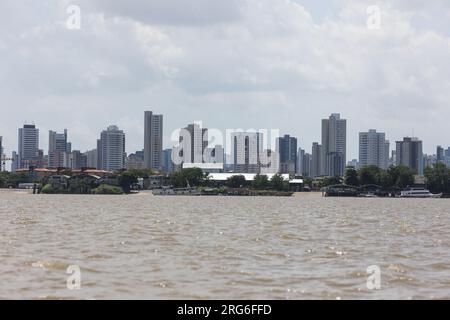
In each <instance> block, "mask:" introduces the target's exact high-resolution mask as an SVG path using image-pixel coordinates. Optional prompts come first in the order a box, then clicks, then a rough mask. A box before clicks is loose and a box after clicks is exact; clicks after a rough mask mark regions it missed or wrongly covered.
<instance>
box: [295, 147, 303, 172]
mask: <svg viewBox="0 0 450 320" xmlns="http://www.w3.org/2000/svg"><path fill="white" fill-rule="evenodd" d="M304 156H305V150H303V149H302V148H298V151H297V171H296V174H297V175H299V176H301V175H303V157H304Z"/></svg>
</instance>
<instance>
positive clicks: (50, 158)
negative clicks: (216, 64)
mask: <svg viewBox="0 0 450 320" xmlns="http://www.w3.org/2000/svg"><path fill="white" fill-rule="evenodd" d="M321 121H322V122H321V125H322V126H321V128H322V136H321V141H322V144H319V143H317V142H314V143H313V144H312V148H311V151H308V149H307V148H304V147H303V146H298V145H297V140H298V139H297V137H293V136H290V135H289V134H281V133H280V132H284V131H283V130H280V132H278V134H279V136H277V137H271V135H272V133H271V134H270V135H269V136H268V137H267V138H266V139H267V141H265V140H264V138H263V137H264V135H263V133H261V132H259V133H258V135H260V137H259V138H258V142H257V145H258V147H257V148H256V149H255V150H253V151H252V150H251V145H250V140H251V139H250V140H249V145H248V146H247V145H246V147H245V148H250V150H247V151H245V152H246V153H245V154H242V155H241V156H240V157H241V158H242V159H246V160H245V161H247V159H249V160H251V159H253V158H254V159H253V160H254V161H253V160H252V161H253V162H255V161H256V162H255V163H248V164H246V165H249V164H250V165H251V164H254V165H257V167H258V169H256V167H255V168H252V169H251V170H250V169H243V168H239V169H238V168H237V167H236V166H234V170H235V171H240V172H245V171H251V172H259V170H261V172H263V171H264V170H262V169H263V167H264V166H265V165H266V164H263V162H264V161H265V160H262V159H260V157H263V158H264V159H266V157H269V159H270V153H271V152H273V151H276V152H277V153H278V158H272V161H275V162H274V163H273V164H275V163H276V167H277V168H278V169H277V170H278V172H280V173H288V172H289V173H291V174H299V175H302V174H304V173H306V174H308V176H309V175H310V176H312V177H318V176H343V175H344V172H345V167H346V166H348V165H351V166H355V165H357V166H358V167H360V166H364V165H376V166H378V167H380V168H382V169H386V168H387V167H388V164H389V163H391V164H396V165H399V164H405V165H408V166H409V167H411V168H412V169H414V170H415V171H416V172H417V173H419V174H421V175H422V174H423V171H424V168H425V167H426V166H428V165H431V164H433V163H435V162H444V163H448V161H449V160H450V159H448V158H449V155H448V154H449V153H450V151H449V150H450V147H446V148H445V149H444V148H443V147H442V146H440V145H439V146H436V149H435V151H436V153H435V154H431V155H429V154H426V153H424V152H423V142H422V140H419V138H418V137H408V136H407V137H403V138H402V139H403V141H397V142H396V145H395V147H394V148H393V150H392V152H391V149H390V147H389V146H390V144H389V140H386V139H385V137H386V134H385V133H384V132H377V130H376V129H369V130H368V131H365V132H360V133H359V145H358V146H359V148H358V149H359V156H358V157H357V160H351V161H347V159H346V157H347V140H348V137H347V135H346V132H347V120H346V119H343V118H341V115H340V114H339V113H332V114H331V115H330V116H329V117H328V118H325V119H322V120H321ZM144 123H145V127H146V128H145V129H144V132H143V133H142V134H143V136H144V140H147V141H148V142H147V143H144V146H143V147H142V148H141V149H138V150H135V151H133V152H127V149H126V144H125V140H126V135H127V133H126V132H124V131H123V130H119V128H118V127H117V126H116V125H109V126H108V128H107V130H103V131H102V132H101V138H100V139H97V141H96V143H97V149H89V150H85V151H84V152H82V151H80V149H79V148H78V149H77V148H76V146H75V148H74V149H77V150H72V143H71V142H69V141H68V130H67V129H64V131H63V133H58V132H56V131H53V130H50V131H49V136H48V137H49V138H48V142H49V149H48V153H44V151H43V149H42V147H41V146H40V145H39V141H40V138H39V132H40V130H39V127H38V126H36V125H35V124H33V125H30V124H24V125H23V128H19V131H18V140H19V144H18V149H17V150H18V151H15V150H14V151H13V153H12V156H11V158H12V159H13V160H14V159H15V163H12V164H11V170H13V171H14V170H16V169H22V168H24V167H26V166H28V165H33V166H40V167H44V166H45V167H49V168H57V167H68V168H74V169H75V168H76V169H79V168H82V167H87V166H88V163H89V164H91V166H90V167H94V166H92V164H93V163H96V164H97V165H96V167H97V169H106V170H117V169H119V168H126V167H128V161H130V167H135V168H152V169H162V168H163V167H167V160H164V152H167V151H164V152H163V149H162V148H161V146H162V145H163V143H162V142H163V141H161V140H162V135H163V134H162V131H163V127H164V125H163V115H155V114H153V112H152V111H145V112H144ZM180 130H181V131H180ZM215 130H216V129H214V128H213V131H215ZM264 130H266V131H267V129H263V131H264ZM177 131H179V137H178V138H177V139H176V140H173V135H172V140H171V144H172V147H171V148H180V147H181V149H179V150H184V149H185V148H186V147H187V148H189V149H190V151H189V155H188V158H185V156H183V155H181V158H180V159H182V160H181V161H182V163H187V164H189V165H190V166H192V165H193V164H195V163H201V162H203V163H205V162H208V163H209V162H210V161H209V160H210V159H209V160H207V161H205V160H204V159H203V160H201V161H200V160H198V159H197V160H195V161H191V160H189V159H190V157H194V154H198V155H202V154H203V153H204V151H205V150H206V148H207V147H208V143H207V141H208V138H209V136H208V132H209V128H204V127H203V123H202V122H199V121H196V122H194V123H193V124H188V125H187V126H186V127H185V128H177V129H174V131H173V133H174V132H177ZM233 131H234V133H233ZM233 131H232V132H231V133H227V132H225V133H224V136H223V139H224V140H223V141H222V143H220V141H217V140H216V139H217V137H215V136H214V135H213V136H212V139H213V141H214V142H213V143H214V144H215V146H212V147H213V148H212V149H209V151H208V152H209V153H211V154H213V153H216V152H217V150H216V149H217V147H219V148H220V149H219V151H218V152H220V153H221V154H222V157H223V158H224V160H225V161H226V163H227V164H233V163H234V161H235V159H234V158H235V155H236V141H233V139H235V138H234V137H235V136H236V134H237V135H240V136H242V137H244V136H248V135H250V136H251V135H252V131H245V130H244V131H240V130H237V131H235V130H233ZM276 131H278V130H276ZM113 132H116V133H117V134H119V136H120V138H117V139H119V140H117V141H115V142H114V147H113V149H111V148H110V147H107V145H108V144H107V143H105V141H108V139H107V138H106V137H108V136H109V135H110V133H113ZM183 132H185V133H186V134H189V135H190V137H191V140H190V142H189V144H188V145H186V141H183V135H184V134H183ZM227 134H228V135H229V137H227V136H226V135H227ZM210 138H211V137H210ZM228 138H230V140H228ZM114 139H116V138H114ZM271 139H274V140H273V141H274V142H275V145H272V144H270V142H269V140H271ZM235 140H236V139H235ZM243 141H244V140H243ZM243 141H241V144H242V143H244V142H243ZM273 141H272V142H273ZM411 141H412V142H413V144H414V143H415V141H418V142H419V143H420V145H419V146H418V147H413V148H414V149H410V148H411V147H409V144H408V143H410V142H411ZM2 142H3V141H2ZM150 142H151V145H153V146H152V148H153V149H155V148H156V152H155V151H152V152H154V153H155V154H156V155H157V156H156V157H154V156H153V157H152V158H154V159H156V160H155V161H153V163H152V164H150V165H149V164H147V163H146V161H145V158H146V156H145V154H146V152H145V149H146V147H147V148H148V144H150ZM227 142H228V143H231V145H230V146H227ZM178 144H179V145H180V147H177V145H178ZM324 145H325V146H326V147H325V148H324V147H323V146H324ZM403 145H404V146H407V147H404V146H403ZM242 146H244V145H243V144H242ZM210 147H211V146H210ZM118 148H120V149H118ZM158 148H160V150H157V149H158ZM230 148H231V149H230ZM405 148H406V149H405ZM225 149H229V150H231V152H230V153H229V154H226V153H224V150H225ZM111 150H113V151H112V152H113V153H114V157H115V158H116V160H115V161H114V163H115V164H114V165H112V166H111V165H109V164H108V163H109V160H107V158H108V157H107V156H106V154H107V153H106V152H110V151H111ZM164 150H167V149H164ZM177 152H178V151H177ZM248 152H250V153H248ZM265 152H266V153H268V154H265ZM247 153H248V154H247ZM253 153H254V154H253ZM300 153H301V154H302V158H298V157H299V155H300ZM148 154H150V152H148ZM158 154H160V156H159V155H158ZM103 155H105V156H103ZM128 156H131V157H132V158H131V159H128V158H127V157H128ZM6 157H8V155H6ZM147 157H148V156H147ZM305 157H306V158H305ZM177 158H179V157H177ZM226 158H229V159H230V160H231V161H230V160H228V161H227V160H226ZM212 159H214V157H213V158H212ZM233 159H234V160H233ZM174 161H175V162H176V160H175V159H174ZM199 161H200V162H199ZM259 161H261V164H263V165H262V166H261V165H260V164H257V163H258V162H259ZM305 161H309V164H306V163H305ZM355 161H357V162H355ZM213 162H214V163H216V162H217V159H215V160H214V161H213ZM250 162H251V161H250ZM55 163H57V165H56V164H55ZM299 163H301V167H302V170H303V168H304V167H307V168H308V171H305V172H299V171H298V169H299V168H300V165H299ZM52 164H53V165H52ZM242 164H244V163H240V164H238V165H242ZM273 164H272V165H271V167H272V166H273ZM175 167H176V164H175ZM244 167H245V164H244ZM179 168H181V167H179ZM216 169H218V168H216ZM222 170H226V168H225V167H223V166H222ZM265 171H273V167H272V169H269V170H267V169H265Z"/></svg>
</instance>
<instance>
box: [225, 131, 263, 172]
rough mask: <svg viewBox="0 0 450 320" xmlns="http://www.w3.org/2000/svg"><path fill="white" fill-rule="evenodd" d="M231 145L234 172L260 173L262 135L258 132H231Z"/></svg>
mask: <svg viewBox="0 0 450 320" xmlns="http://www.w3.org/2000/svg"><path fill="white" fill-rule="evenodd" d="M231 144H232V149H231V152H232V159H233V170H234V172H236V173H260V165H261V163H260V154H261V153H262V152H263V134H262V133H260V132H233V133H232V134H231Z"/></svg>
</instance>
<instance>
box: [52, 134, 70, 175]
mask: <svg viewBox="0 0 450 320" xmlns="http://www.w3.org/2000/svg"><path fill="white" fill-rule="evenodd" d="M70 147H71V146H70V144H69V143H68V142H67V129H64V133H57V132H55V131H51V130H50V131H49V135H48V167H49V168H60V167H64V154H65V153H70V152H71V150H70V149H69V148H70Z"/></svg>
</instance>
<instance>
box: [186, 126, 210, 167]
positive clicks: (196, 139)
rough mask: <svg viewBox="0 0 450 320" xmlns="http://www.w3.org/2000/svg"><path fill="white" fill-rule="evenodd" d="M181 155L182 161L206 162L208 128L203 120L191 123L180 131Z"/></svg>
mask: <svg viewBox="0 0 450 320" xmlns="http://www.w3.org/2000/svg"><path fill="white" fill-rule="evenodd" d="M179 142H180V148H181V151H180V157H181V162H182V163H204V162H205V159H204V157H203V156H204V154H205V150H206V148H207V147H208V129H206V128H203V126H202V123H201V122H195V123H193V124H189V125H188V126H187V127H186V128H184V129H181V131H180V138H179Z"/></svg>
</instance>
